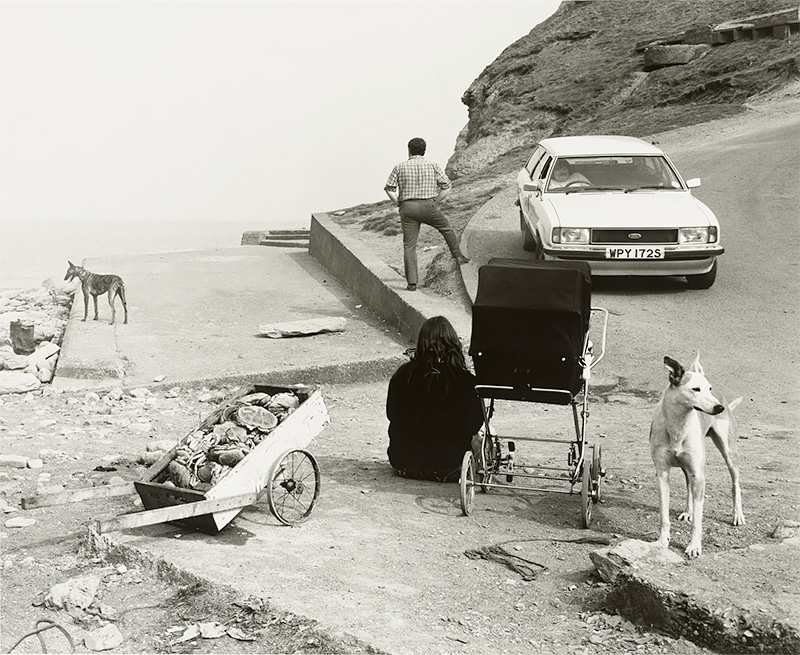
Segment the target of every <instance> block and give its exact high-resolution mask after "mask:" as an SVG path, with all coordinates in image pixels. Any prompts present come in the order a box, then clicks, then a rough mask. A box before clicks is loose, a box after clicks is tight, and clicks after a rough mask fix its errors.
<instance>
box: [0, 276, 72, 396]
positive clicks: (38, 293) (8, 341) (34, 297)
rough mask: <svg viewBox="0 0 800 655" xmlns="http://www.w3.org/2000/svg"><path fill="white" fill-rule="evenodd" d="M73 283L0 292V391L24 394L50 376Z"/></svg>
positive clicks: (56, 356) (63, 329) (59, 343)
mask: <svg viewBox="0 0 800 655" xmlns="http://www.w3.org/2000/svg"><path fill="white" fill-rule="evenodd" d="M76 289H77V284H76V283H66V282H63V283H58V284H56V283H54V282H53V281H52V280H45V281H44V282H43V283H42V286H41V287H38V288H33V289H12V290H6V291H0V394H8V393H27V392H29V391H34V390H36V389H38V388H39V387H40V386H41V384H42V383H47V382H50V381H51V380H52V379H53V372H54V371H55V367H56V362H57V361H58V352H59V350H60V345H61V341H62V340H63V338H64V331H65V329H66V326H67V319H68V318H69V312H70V308H71V306H72V299H73V297H74V295H75V290H76Z"/></svg>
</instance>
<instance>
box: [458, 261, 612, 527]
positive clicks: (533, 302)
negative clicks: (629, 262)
mask: <svg viewBox="0 0 800 655" xmlns="http://www.w3.org/2000/svg"><path fill="white" fill-rule="evenodd" d="M593 317H595V318H596V319H597V323H598V324H597V325H595V326H594V329H593V328H592V318H593ZM607 325H608V311H607V310H605V309H603V308H600V307H592V306H591V270H590V268H589V265H588V264H586V263H584V262H575V263H570V262H550V261H528V260H517V259H499V258H496V259H492V260H490V261H489V263H488V264H487V265H485V266H481V268H480V269H479V273H478V290H477V294H476V297H475V302H474V305H473V308H472V336H471V342H470V348H469V354H470V356H471V357H472V361H473V364H474V366H475V376H476V378H477V384H476V386H475V390H476V392H477V394H478V396H479V397H480V399H481V403H482V406H483V415H484V426H483V428H482V430H481V444H480V450H479V451H478V452H477V453H473V451H471V450H470V451H467V452H466V453H465V454H464V458H463V461H462V464H461V476H460V480H459V484H460V500H461V509H462V511H463V513H464V514H465V515H469V513H470V512H471V511H472V508H473V504H474V502H475V489H476V487H477V488H479V489H480V490H481V491H483V492H488V491H489V490H491V489H507V490H513V491H515V492H516V491H549V492H558V493H565V494H574V493H577V492H578V490H580V496H581V512H580V517H581V524H582V526H583V527H584V528H588V527H589V526H590V525H591V522H592V506H593V505H594V504H595V503H597V502H598V501H599V500H600V484H601V481H602V479H603V477H604V476H605V469H604V468H603V458H602V449H601V446H600V445H599V444H592V443H590V442H589V439H588V434H587V429H588V418H589V381H590V378H591V370H592V369H593V368H594V366H595V365H596V364H598V363H599V362H600V360H601V359H602V358H603V356H604V355H605V342H606V329H607ZM595 332H596V333H598V334H597V336H598V339H597V341H598V345H599V352H597V353H596V352H595V348H594V343H593V342H592V340H591V339H590V334H591V335H593V336H594V334H595ZM496 401H519V402H524V403H543V404H547V405H562V406H566V405H569V406H570V407H571V409H572V418H573V423H574V428H575V437H574V439H560V438H550V437H541V436H532V435H530V434H526V435H516V436H507V435H500V434H497V433H496V432H495V431H494V426H493V425H492V419H493V418H494V415H495V409H496V407H495V405H496ZM517 442H538V443H540V444H543V443H546V444H549V445H550V447H557V448H560V447H561V445H563V446H565V447H566V451H567V453H566V466H563V465H562V466H549V465H541V464H539V465H530V466H529V465H527V464H525V465H523V464H521V463H520V459H519V458H518V453H517V450H516V444H517ZM552 444H555V446H552ZM548 463H551V462H548Z"/></svg>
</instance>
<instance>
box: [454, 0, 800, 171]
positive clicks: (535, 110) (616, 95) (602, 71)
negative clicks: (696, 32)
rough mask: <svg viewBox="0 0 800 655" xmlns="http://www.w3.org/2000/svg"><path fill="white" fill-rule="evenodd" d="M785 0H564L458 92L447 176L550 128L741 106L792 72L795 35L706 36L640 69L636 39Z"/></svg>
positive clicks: (691, 116) (694, 115)
mask: <svg viewBox="0 0 800 655" xmlns="http://www.w3.org/2000/svg"><path fill="white" fill-rule="evenodd" d="M789 5H791V2H789V1H788V0H703V2H697V0H572V1H568V2H563V3H562V4H561V6H560V7H559V8H558V10H557V11H556V12H555V14H553V15H552V16H551V17H550V18H549V19H547V20H546V21H544V22H543V23H541V24H539V25H537V26H536V27H535V28H533V29H532V30H531V32H530V33H529V34H528V35H527V36H524V37H522V38H521V39H519V40H518V41H517V42H515V43H513V44H512V45H510V46H509V47H508V48H506V49H505V50H504V51H503V52H502V53H501V54H500V56H499V57H498V58H497V59H496V60H495V61H494V62H492V63H491V64H490V65H489V66H487V67H486V69H484V71H483V72H482V73H481V74H480V76H479V77H478V78H477V79H476V80H475V81H474V82H473V83H472V84H471V85H470V87H469V88H468V89H467V90H466V92H465V93H464V95H463V97H462V102H464V104H466V105H467V107H468V108H469V121H468V123H467V125H466V126H465V127H464V129H463V130H462V131H461V133H460V134H459V137H458V139H457V142H456V146H455V152H454V154H453V156H452V157H451V158H450V160H449V161H448V164H447V172H448V175H450V176H451V177H452V178H453V179H456V178H459V177H463V176H464V175H467V174H468V173H472V172H475V171H479V170H480V169H482V168H484V167H485V166H487V165H489V164H491V163H492V162H493V161H495V160H496V159H498V158H499V157H500V156H502V155H504V154H507V153H511V152H513V151H514V150H516V149H520V152H522V151H523V150H528V149H529V148H530V147H531V146H532V145H533V144H534V143H535V142H536V141H538V140H539V139H541V138H544V137H546V136H554V135H566V134H579V133H601V132H605V133H625V134H630V135H632V136H642V135H645V134H650V133H654V132H659V131H662V130H667V129H670V128H672V127H676V126H678V125H688V124H692V123H698V122H703V121H706V120H712V119H714V118H719V117H722V116H725V115H729V114H731V113H735V112H737V111H741V110H742V107H743V104H744V102H745V101H746V100H747V98H749V97H751V96H753V95H755V94H757V93H760V92H765V91H770V90H773V89H776V88H779V87H781V86H784V85H785V84H786V83H787V82H789V81H791V80H793V79H797V78H798V77H800V36H799V35H797V34H793V35H792V36H791V37H790V38H788V39H782V40H779V39H772V38H764V39H758V40H755V41H750V40H743V41H736V42H734V43H730V44H727V45H718V46H714V47H713V48H711V49H710V50H708V52H707V53H706V54H705V55H704V56H703V57H701V58H699V59H697V60H695V61H692V62H690V63H688V64H685V65H681V66H670V67H668V68H660V69H657V70H654V71H651V72H646V71H645V70H644V65H643V56H642V53H641V52H636V51H635V50H634V47H635V45H636V43H637V42H640V41H644V40H647V39H651V38H656V37H660V36H666V35H670V34H676V33H678V32H682V31H684V30H687V29H693V28H699V27H703V26H707V25H717V24H719V23H723V22H727V21H732V20H737V19H741V18H745V17H748V16H753V15H757V14H765V13H770V12H775V11H778V10H780V9H785V8H787V7H788V6H789Z"/></svg>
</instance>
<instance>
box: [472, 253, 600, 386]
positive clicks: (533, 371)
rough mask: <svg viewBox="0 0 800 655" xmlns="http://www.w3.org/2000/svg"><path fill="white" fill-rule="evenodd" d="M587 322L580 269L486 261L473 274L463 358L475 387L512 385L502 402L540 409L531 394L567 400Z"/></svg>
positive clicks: (584, 272) (585, 268)
mask: <svg viewBox="0 0 800 655" xmlns="http://www.w3.org/2000/svg"><path fill="white" fill-rule="evenodd" d="M590 317H591V269H590V267H589V265H588V264H586V263H585V262H575V263H570V262H548V261H527V260H517V259H492V260H490V261H489V263H488V264H486V265H485V266H481V267H480V269H479V271H478V291H477V294H476V297H475V303H474V304H473V307H472V337H471V343H470V349H469V354H470V356H471V357H472V359H473V362H474V364H475V373H476V376H477V378H478V383H479V384H484V385H504V386H512V387H514V389H515V391H514V392H513V393H512V394H511V396H510V397H512V398H515V399H520V400H537V401H541V402H548V400H547V399H545V398H544V397H543V396H542V395H541V394H539V395H536V394H534V395H532V394H531V392H530V390H531V389H533V388H537V389H555V390H562V391H568V392H569V393H570V394H571V395H574V394H575V393H577V392H578V391H579V389H580V387H581V377H580V373H581V366H580V363H579V360H580V358H581V356H582V354H583V346H584V341H585V337H586V333H587V331H588V329H589V320H590ZM545 396H546V395H545ZM506 397H509V396H506ZM552 402H561V401H552Z"/></svg>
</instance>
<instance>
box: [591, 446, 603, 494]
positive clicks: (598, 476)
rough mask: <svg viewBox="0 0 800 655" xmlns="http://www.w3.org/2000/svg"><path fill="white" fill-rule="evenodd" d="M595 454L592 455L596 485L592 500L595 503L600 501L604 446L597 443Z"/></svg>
mask: <svg viewBox="0 0 800 655" xmlns="http://www.w3.org/2000/svg"><path fill="white" fill-rule="evenodd" d="M593 450H594V455H593V456H592V481H593V485H594V492H593V493H592V500H593V501H594V502H595V503H599V502H600V483H601V482H602V481H603V447H602V446H600V445H597V446H595V447H594V448H593Z"/></svg>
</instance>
